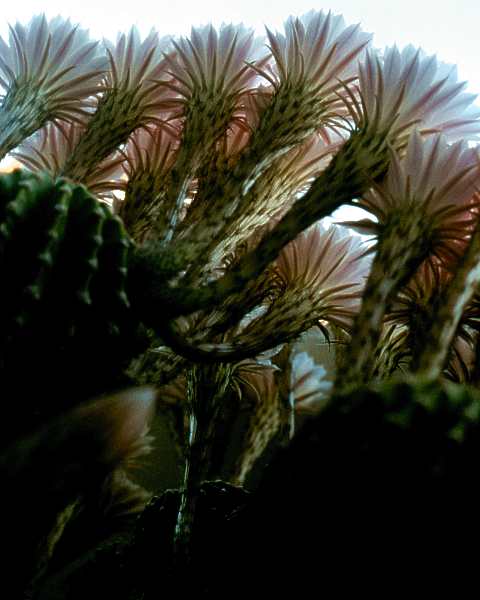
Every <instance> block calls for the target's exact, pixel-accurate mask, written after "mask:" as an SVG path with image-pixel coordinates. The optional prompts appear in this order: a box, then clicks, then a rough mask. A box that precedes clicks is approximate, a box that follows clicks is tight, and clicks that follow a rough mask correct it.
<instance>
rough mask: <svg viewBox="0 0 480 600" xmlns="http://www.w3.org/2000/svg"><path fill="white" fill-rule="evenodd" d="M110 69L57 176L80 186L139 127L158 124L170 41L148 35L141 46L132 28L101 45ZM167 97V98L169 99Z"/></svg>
mask: <svg viewBox="0 0 480 600" xmlns="http://www.w3.org/2000/svg"><path fill="white" fill-rule="evenodd" d="M104 45H105V51H106V53H107V55H108V60H109V65H108V68H107V69H106V72H105V75H104V78H103V82H102V86H103V90H104V91H103V93H102V95H101V96H99V97H97V99H96V101H95V103H94V105H93V109H92V111H91V118H90V119H89V121H88V123H87V126H86V130H85V133H84V135H83V136H81V138H80V139H79V141H78V143H77V145H76V146H75V148H74V149H73V151H72V153H71V154H70V156H69V157H68V160H67V161H66V163H65V165H64V168H63V172H62V175H65V176H66V177H69V178H70V179H73V180H75V181H78V182H84V181H86V179H87V178H88V177H89V176H90V175H91V173H93V172H94V171H95V169H96V168H97V165H98V164H99V163H100V162H101V161H102V160H104V159H105V158H107V157H108V156H109V155H110V154H112V153H113V152H114V151H115V150H117V149H118V147H119V146H121V145H122V144H124V143H125V142H126V141H127V139H128V137H129V135H130V134H131V133H132V132H133V131H135V129H137V128H138V127H142V126H144V125H148V124H149V123H162V122H163V121H164V119H165V118H166V114H167V112H168V109H169V101H168V97H169V94H168V93H166V88H165V87H163V86H162V85H161V82H162V81H165V80H167V79H168V74H167V72H166V58H165V56H164V53H165V52H168V50H169V49H170V38H162V39H160V38H159V36H158V34H157V33H156V32H155V31H154V30H152V32H151V33H150V34H149V35H148V36H147V37H146V38H145V39H144V40H143V41H142V40H141V38H140V34H139V33H138V30H137V29H136V28H135V27H132V28H131V30H130V32H129V34H128V35H125V34H121V35H119V36H118V39H117V43H116V44H112V43H111V42H109V41H108V40H105V41H104ZM170 95H171V94H170Z"/></svg>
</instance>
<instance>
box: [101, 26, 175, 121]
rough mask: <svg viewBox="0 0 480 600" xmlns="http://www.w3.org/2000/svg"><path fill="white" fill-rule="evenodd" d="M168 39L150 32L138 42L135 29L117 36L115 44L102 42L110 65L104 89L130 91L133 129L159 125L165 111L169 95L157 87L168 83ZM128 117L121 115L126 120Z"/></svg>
mask: <svg viewBox="0 0 480 600" xmlns="http://www.w3.org/2000/svg"><path fill="white" fill-rule="evenodd" d="M170 43H171V38H170V37H169V36H165V37H162V38H160V37H159V35H158V33H157V32H156V31H155V30H154V29H152V31H151V32H150V33H149V35H148V36H147V37H146V38H145V39H144V40H143V41H142V39H141V37H140V34H139V32H138V29H137V28H136V27H132V28H131V29H130V32H129V33H128V35H126V34H124V33H122V34H119V35H118V36H117V42H116V44H113V43H112V42H110V41H109V40H106V39H104V45H105V48H106V51H107V54H108V57H109V61H110V69H109V71H108V72H107V74H106V78H105V86H106V88H107V89H109V90H120V91H122V92H127V91H130V92H131V93H132V94H133V99H132V106H129V107H128V108H129V110H131V111H132V114H134V115H135V117H136V123H135V126H136V127H138V126H139V125H143V124H146V123H152V122H157V121H159V119H160V121H161V122H163V119H161V118H160V114H161V113H162V112H165V111H166V110H167V109H168V107H169V99H170V98H171V94H168V93H167V92H166V89H165V87H163V86H162V85H160V83H161V82H162V81H163V82H165V81H166V80H167V79H169V76H168V73H167V56H166V55H165V53H166V52H167V51H168V50H169V49H170ZM127 116H128V113H127V114H126V115H124V118H127Z"/></svg>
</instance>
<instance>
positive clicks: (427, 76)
mask: <svg viewBox="0 0 480 600" xmlns="http://www.w3.org/2000/svg"><path fill="white" fill-rule="evenodd" d="M0 85H1V86H2V88H3V90H4V92H3V94H4V95H3V97H2V100H1V105H0V157H4V156H6V155H10V156H14V157H15V158H16V159H17V160H18V161H20V162H21V163H22V164H23V165H25V166H26V167H27V168H28V169H30V170H33V171H47V172H49V173H50V174H52V175H53V176H62V177H66V178H68V179H70V180H72V181H75V182H79V183H82V184H84V185H85V186H86V187H87V188H88V189H89V190H90V191H91V192H92V193H93V194H94V195H96V196H97V197H98V199H99V201H100V202H106V203H108V204H110V205H111V207H112V210H113V211H114V212H116V213H117V214H118V215H119V216H120V217H121V218H122V220H123V222H124V224H125V227H126V229H127V231H128V233H129V235H130V236H131V238H132V239H133V240H134V241H135V242H136V243H137V244H138V245H139V246H142V247H144V248H145V251H146V252H147V251H148V252H150V253H151V254H152V256H154V257H155V260H156V267H157V273H159V274H160V275H161V276H162V277H163V281H164V285H163V287H162V289H161V290H160V291H159V296H158V307H159V308H158V311H159V313H162V316H163V315H167V317H168V318H167V319H166V320H167V321H168V322H167V323H166V325H165V326H164V328H163V329H164V330H163V331H162V332H161V334H160V335H159V336H158V337H154V339H153V341H152V348H151V349H150V350H149V352H148V353H147V354H145V355H144V356H142V357H140V358H139V359H137V360H136V361H134V363H133V364H132V365H131V369H130V371H131V373H132V374H133V375H134V376H135V377H136V379H137V381H139V382H141V383H144V382H150V383H152V382H153V383H155V384H158V385H159V384H168V385H167V387H165V389H164V393H163V396H162V395H161V397H160V398H161V400H160V403H161V405H162V406H165V407H170V406H172V405H174V404H175V403H176V402H177V401H178V400H179V399H181V402H182V406H184V407H186V409H185V410H186V414H187V416H188V417H189V420H188V423H189V426H190V428H191V429H192V430H193V429H195V428H197V435H199V429H198V428H199V427H200V426H199V423H200V421H202V420H203V422H206V421H208V423H209V425H208V427H207V426H206V425H205V428H206V429H208V428H211V423H212V422H214V421H215V419H218V418H219V416H218V415H219V409H218V406H220V405H221V398H220V399H219V396H221V394H219V393H215V392H212V393H211V403H212V404H215V407H214V408H212V407H210V409H209V410H206V409H205V403H207V404H208V401H206V400H205V394H204V393H203V394H202V393H199V392H198V390H197V392H196V391H195V386H196V385H197V386H198V385H201V384H200V383H199V382H201V381H202V377H200V376H199V375H198V372H199V370H200V371H201V370H202V369H205V372H207V371H208V373H209V374H210V375H209V376H210V377H211V378H212V380H215V381H217V383H218V390H223V391H224V392H225V390H227V389H229V390H233V392H232V393H238V394H239V395H240V396H241V397H245V398H248V402H250V403H251V404H253V405H255V406H256V407H257V408H256V410H252V414H253V413H254V416H253V417H252V424H251V427H252V432H253V433H251V436H250V437H249V438H248V439H249V441H248V443H247V444H245V447H246V448H245V455H244V456H243V458H242V461H240V462H241V464H240V463H239V464H237V467H236V475H235V477H236V478H237V480H239V481H243V480H244V478H245V477H246V475H247V474H248V470H249V468H250V466H251V464H252V461H253V459H252V456H253V457H254V458H256V457H257V456H258V454H260V453H261V452H262V451H263V449H264V448H265V445H266V444H267V443H268V440H269V439H270V438H271V437H272V436H273V435H275V434H276V433H277V432H278V430H279V429H281V428H282V423H284V422H285V416H284V415H287V417H286V422H287V423H289V427H287V429H288V430H289V431H290V433H291V429H292V426H293V425H292V411H294V410H295V409H298V410H302V409H303V410H306V411H310V410H312V409H313V408H314V407H315V406H321V405H322V403H324V402H325V398H326V397H327V395H328V393H329V391H330V389H331V388H332V386H333V388H334V390H335V391H336V392H342V391H345V390H348V389H349V388H350V387H351V386H357V385H360V384H364V383H366V382H368V381H370V380H372V379H374V378H381V377H389V376H391V375H392V374H393V373H394V372H395V371H396V370H399V369H403V370H405V369H407V370H411V371H416V372H418V373H421V374H422V375H424V376H427V377H433V378H435V377H438V376H440V375H443V376H448V377H450V378H454V379H457V380H461V381H465V380H468V381H476V380H477V379H478V377H479V375H480V349H478V350H477V335H476V332H477V330H478V317H479V315H480V313H479V312H478V304H479V298H480V296H479V295H478V292H477V290H478V283H479V279H480V268H479V260H480V249H479V239H480V231H479V226H478V218H477V216H478V208H479V204H480V195H479V192H478V187H479V184H480V157H479V152H478V150H477V149H476V148H475V147H474V146H473V145H472V144H471V143H470V142H471V141H472V140H475V139H476V138H477V136H478V134H479V132H480V110H479V109H477V108H476V107H475V105H474V104H473V101H474V97H473V96H472V95H470V94H467V93H465V91H464V88H465V84H463V83H459V82H458V81H457V75H456V70H455V68H454V67H451V66H447V65H445V64H442V63H440V62H439V61H437V59H436V58H435V57H434V56H426V55H424V53H423V52H422V51H421V50H420V49H416V48H413V47H410V46H409V47H406V48H404V49H403V50H402V51H400V50H398V49H397V48H396V47H390V48H386V49H385V50H384V51H383V52H379V51H377V50H376V49H375V48H374V47H373V46H372V45H371V36H370V35H369V34H366V33H364V32H363V31H362V30H361V29H360V27H359V26H346V25H345V23H344V20H343V18H342V17H341V16H335V15H333V14H331V13H328V14H327V13H324V12H310V13H308V14H306V15H304V16H302V17H300V18H290V19H288V20H287V22H286V23H285V29H284V31H283V32H272V31H270V30H268V29H267V31H266V39H259V38H257V37H255V35H254V34H253V32H252V31H251V30H249V29H247V28H245V27H243V26H231V25H224V26H222V27H220V28H219V29H218V30H216V29H215V28H214V27H212V26H207V27H199V28H193V29H192V32H191V35H190V37H189V38H180V39H173V38H170V37H166V38H159V36H158V34H157V33H156V32H155V31H152V33H150V34H149V35H148V36H147V37H146V38H145V39H143V40H142V39H141V37H140V36H139V33H138V32H137V30H136V29H135V28H132V29H131V31H130V32H129V33H128V34H127V35H123V34H122V35H119V37H118V39H117V41H116V43H115V44H113V43H111V42H109V41H104V42H103V43H97V42H93V41H91V40H90V39H89V38H88V34H87V32H86V31H84V30H82V29H80V28H78V27H75V26H73V25H72V24H71V23H70V22H69V21H66V20H63V19H61V18H56V19H53V20H51V21H47V20H46V18H45V17H44V16H38V17H35V18H33V19H32V20H31V21H30V23H28V24H27V25H25V26H23V25H21V24H18V23H17V24H16V25H15V26H13V27H11V28H10V37H9V40H8V41H4V40H2V39H1V38H0ZM345 204H350V205H352V206H356V207H360V208H362V209H364V210H365V211H367V212H368V213H369V214H370V218H369V219H365V220H362V221H356V222H349V223H346V224H344V225H343V226H342V225H339V224H334V225H326V224H325V223H326V222H325V221H324V222H322V220H321V219H323V218H324V217H327V216H329V215H331V214H332V212H334V211H335V210H336V209H337V208H339V207H340V206H342V205H345ZM345 225H348V226H349V227H352V228H357V229H358V230H360V231H361V232H363V233H368V234H369V235H373V236H374V243H372V242H371V243H369V244H365V243H364V242H363V241H362V239H361V238H360V237H358V236H356V235H353V234H352V233H351V231H350V230H349V229H348V228H347V227H346V226H345ZM312 328H316V329H315V330H312ZM307 331H308V332H309V335H310V336H312V335H313V336H314V338H315V340H316V341H314V342H313V343H312V341H311V339H309V341H308V343H307V342H306V341H305V338H299V336H301V335H302V334H304V332H307ZM314 331H318V335H317V336H316V337H315V334H314ZM157 333H158V332H157ZM325 339H327V340H329V341H340V342H341V345H339V346H338V348H339V349H340V350H338V352H337V355H338V356H337V358H338V360H337V363H338V364H337V373H336V380H335V382H334V383H333V384H332V383H329V382H327V381H325V370H324V369H323V367H322V366H320V365H319V364H316V362H315V361H316V360H318V359H316V357H315V356H314V354H315V350H313V351H312V347H313V348H314V347H315V344H317V346H318V344H320V343H323V342H324V340H325ZM207 363H211V364H208V366H205V367H202V365H204V364H207ZM212 364H213V365H214V366H213V367H212ZM192 365H193V366H192ZM215 369H217V373H216V375H215V376H214V375H213V374H212V370H213V371H215ZM192 373H194V374H195V376H193V375H192ZM175 378H176V379H175ZM204 378H205V376H204V377H203V379H204ZM172 382H173V383H172ZM200 399H201V402H202V403H203V404H202V405H201V406H200V404H199V403H200ZM202 412H203V415H202V414H201V413H202ZM205 414H207V415H208V419H206V418H205ZM266 415H267V416H266ZM200 417H202V418H200ZM177 421H178V419H177ZM192 423H194V424H195V427H194V426H193V425H192ZM182 426H183V425H182ZM259 432H263V437H262V435H259ZM265 432H267V433H265ZM191 433H192V432H191ZM204 435H205V436H208V435H209V434H208V431H205V432H204ZM247 437H248V436H247ZM255 440H256V443H253V442H254V441H255ZM252 453H253V454H252Z"/></svg>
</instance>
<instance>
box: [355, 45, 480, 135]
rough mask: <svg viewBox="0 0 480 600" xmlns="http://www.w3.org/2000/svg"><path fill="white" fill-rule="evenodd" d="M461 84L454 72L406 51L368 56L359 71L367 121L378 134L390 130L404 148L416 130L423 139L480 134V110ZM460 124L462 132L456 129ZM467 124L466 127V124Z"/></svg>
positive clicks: (409, 49) (418, 52) (390, 50)
mask: <svg viewBox="0 0 480 600" xmlns="http://www.w3.org/2000/svg"><path fill="white" fill-rule="evenodd" d="M464 88H465V83H459V82H458V81H457V73H456V69H455V68H452V67H451V66H448V65H445V64H443V63H440V62H439V61H437V59H436V57H435V56H425V54H424V53H423V52H422V51H421V50H420V49H415V48H414V47H413V46H407V47H406V48H404V49H403V51H402V52H399V50H398V49H397V48H396V46H394V47H392V48H387V49H386V50H385V52H384V54H383V56H382V57H380V56H378V55H377V54H376V53H375V52H374V51H373V50H369V51H368V52H367V57H366V60H365V63H364V64H362V65H361V66H360V93H361V97H362V102H363V113H364V117H365V118H366V119H367V120H370V121H374V120H375V119H378V123H377V122H376V123H377V126H378V128H379V129H380V130H388V129H389V128H391V127H392V124H393V129H392V130H391V136H392V140H398V141H399V142H402V141H403V140H404V139H405V138H406V136H407V135H408V133H409V131H410V130H411V129H412V128H413V127H414V126H415V127H417V128H418V129H419V130H420V132H421V133H422V134H428V133H432V132H435V131H437V132H438V131H444V132H445V134H446V135H447V136H448V138H449V139H451V140H454V139H459V138H461V137H463V136H464V135H465V134H467V135H468V136H469V137H470V138H471V139H476V138H477V137H478V135H479V134H480V120H479V118H480V110H479V109H477V108H475V107H474V106H473V101H474V99H475V97H474V96H472V95H471V94H466V93H465V92H464ZM453 120H455V121H457V122H458V128H457V127H456V126H455V125H456V123H454V122H452V121H453ZM463 121H466V122H465V123H463V125H462V122H463Z"/></svg>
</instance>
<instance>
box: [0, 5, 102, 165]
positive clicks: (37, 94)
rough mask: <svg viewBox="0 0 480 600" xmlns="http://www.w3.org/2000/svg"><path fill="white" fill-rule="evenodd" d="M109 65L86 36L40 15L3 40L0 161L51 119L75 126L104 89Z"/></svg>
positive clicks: (63, 22)
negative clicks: (91, 97)
mask: <svg viewBox="0 0 480 600" xmlns="http://www.w3.org/2000/svg"><path fill="white" fill-rule="evenodd" d="M106 69H107V59H106V56H105V54H104V53H103V52H102V50H101V47H100V46H99V45H98V42H93V41H91V40H90V39H89V37H88V32H87V31H86V30H84V29H80V28H79V27H78V26H75V25H72V24H71V23H70V21H69V20H65V19H62V18H61V17H56V18H54V19H51V20H50V21H47V19H46V17H45V16H44V15H38V16H36V17H33V19H32V20H31V21H30V22H29V23H28V24H27V25H21V24H20V23H16V25H14V26H13V27H10V38H9V43H7V42H5V41H4V40H3V39H2V38H1V37H0V86H1V87H2V88H3V90H4V95H3V97H2V100H1V104H0V158H3V157H4V156H5V155H6V154H7V153H8V152H10V150H12V149H13V148H15V147H16V146H18V145H19V144H20V142H22V141H23V140H24V139H25V138H26V137H28V136H29V135H31V134H32V133H34V132H35V131H36V130H37V129H40V127H43V126H44V125H45V124H46V123H47V122H48V121H51V120H53V119H67V120H70V121H72V120H73V121H76V120H78V119H79V118H80V117H82V116H84V115H85V108H86V103H87V100H88V98H89V97H90V96H93V95H95V94H97V93H98V92H99V91H100V90H101V89H102V80H103V75H104V73H105V71H106Z"/></svg>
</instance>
